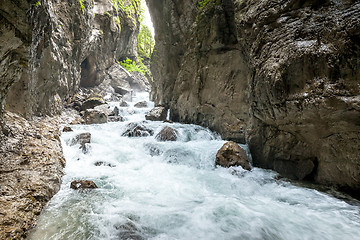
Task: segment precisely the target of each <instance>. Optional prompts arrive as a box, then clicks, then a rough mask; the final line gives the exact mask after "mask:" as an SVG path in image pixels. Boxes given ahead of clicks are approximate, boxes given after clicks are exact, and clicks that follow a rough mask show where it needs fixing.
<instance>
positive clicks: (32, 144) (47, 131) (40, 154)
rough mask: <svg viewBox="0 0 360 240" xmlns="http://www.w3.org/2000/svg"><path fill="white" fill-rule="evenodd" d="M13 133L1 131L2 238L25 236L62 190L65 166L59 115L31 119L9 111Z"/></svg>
mask: <svg viewBox="0 0 360 240" xmlns="http://www.w3.org/2000/svg"><path fill="white" fill-rule="evenodd" d="M4 117H5V120H6V122H7V126H8V127H9V130H10V131H11V136H4V135H1V134H0V239H25V238H26V236H27V231H28V230H29V229H30V228H32V227H33V226H34V225H35V224H36V220H37V217H38V216H39V214H40V212H41V210H42V209H43V208H44V207H45V205H46V203H47V202H48V201H49V200H50V199H51V197H52V196H53V195H54V194H55V193H56V192H57V191H58V190H59V189H60V184H61V177H62V175H63V168H64V166H65V159H64V157H63V154H62V148H61V143H60V139H59V136H60V131H59V130H58V129H59V124H60V123H62V121H61V120H60V119H59V118H49V117H48V118H42V119H38V120H36V121H28V120H25V119H24V118H22V117H20V116H19V115H16V114H13V113H5V116H4Z"/></svg>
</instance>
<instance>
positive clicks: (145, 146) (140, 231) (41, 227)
mask: <svg viewBox="0 0 360 240" xmlns="http://www.w3.org/2000/svg"><path fill="white" fill-rule="evenodd" d="M146 97H147V96H146V95H145V94H138V96H137V99H134V101H133V102H132V103H131V104H130V107H128V108H120V109H121V112H122V113H123V114H124V115H126V116H125V117H126V121H125V122H118V123H107V124H101V125H78V126H74V127H73V129H74V132H69V133H63V135H62V143H63V148H64V154H65V157H66V160H67V166H66V168H65V171H66V175H65V176H64V178H63V184H62V187H61V190H60V191H59V193H58V194H56V195H55V196H54V198H53V199H52V200H51V201H50V203H49V205H48V207H47V208H46V209H45V210H44V211H43V212H42V214H41V216H40V220H39V222H38V226H37V228H36V229H35V231H33V233H32V234H31V236H30V237H29V239H34V240H35V239H36V240H40V239H46V240H48V239H157V240H160V239H164V240H165V239H166V240H171V239H184V240H185V239H186V240H188V239H214V240H215V239H216V240H218V239H334V240H335V239H336V240H337V239H360V208H359V206H357V205H350V204H348V203H346V202H344V201H341V200H339V199H336V198H334V197H331V196H329V195H326V194H324V193H321V192H318V191H316V190H313V189H307V188H301V187H297V186H294V185H292V184H290V183H288V182H285V181H281V180H275V179H274V176H275V173H274V172H272V171H267V170H263V169H259V168H253V169H252V171H250V172H247V171H244V170H243V169H242V168H241V167H235V168H229V169H225V168H221V167H217V168H216V167H215V166H214V162H215V155H216V152H217V150H218V149H219V148H220V147H221V146H222V145H223V144H224V141H223V140H221V138H220V137H219V136H218V135H216V134H214V133H212V132H211V131H209V130H208V129H205V128H202V127H199V126H196V125H185V124H178V123H174V124H169V123H162V122H148V121H146V122H142V121H144V119H145V118H144V115H145V113H146V112H147V111H149V109H150V108H151V107H153V103H151V102H148V108H143V109H139V108H134V107H133V105H134V103H135V102H137V101H140V100H143V99H146ZM111 105H112V106H115V105H118V103H111ZM130 122H142V123H143V124H144V125H145V126H146V127H148V128H150V129H152V130H153V131H154V136H155V135H156V134H157V133H158V132H159V131H160V130H161V129H162V127H164V126H170V127H172V128H175V129H177V130H178V132H179V139H178V141H176V142H159V141H157V140H156V139H155V137H154V136H149V137H135V138H129V137H123V136H121V134H122V133H123V132H124V131H125V129H126V125H127V124H128V123H130ZM82 132H90V133H91V135H92V140H91V144H90V151H89V153H88V154H83V153H82V151H81V149H79V146H78V145H76V146H70V145H69V143H70V142H71V139H72V138H74V137H75V136H76V135H77V134H79V133H82ZM242 147H245V146H242ZM97 162H102V163H103V164H102V165H101V166H95V163H97ZM75 179H88V180H93V181H94V182H95V183H96V184H97V185H98V187H99V188H98V189H95V190H88V191H75V190H72V189H70V187H69V186H70V182H71V181H73V180H75Z"/></svg>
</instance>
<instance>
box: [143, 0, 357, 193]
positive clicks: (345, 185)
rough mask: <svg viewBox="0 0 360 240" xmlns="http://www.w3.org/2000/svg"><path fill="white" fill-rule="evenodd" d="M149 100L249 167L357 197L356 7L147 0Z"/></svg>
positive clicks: (311, 1) (298, 1) (284, 0)
mask: <svg viewBox="0 0 360 240" xmlns="http://www.w3.org/2000/svg"><path fill="white" fill-rule="evenodd" d="M147 4H148V6H149V8H150V12H151V15H152V19H153V22H154V26H155V37H156V46H155V51H154V55H153V59H152V62H153V65H152V72H153V77H154V80H155V83H154V86H153V98H154V100H155V101H156V104H160V105H165V106H167V107H169V108H170V110H171V118H172V119H173V120H176V121H181V122H189V123H197V124H201V125H203V126H207V127H209V128H211V129H213V130H215V131H217V132H219V133H220V134H221V135H222V137H224V138H226V139H232V140H236V141H238V142H241V143H245V142H246V143H248V145H249V147H250V150H251V153H252V157H253V163H254V165H255V166H259V167H263V168H271V169H275V170H276V171H278V172H279V173H280V174H282V175H283V176H286V177H289V178H293V179H307V180H311V181H315V182H318V183H322V184H326V185H331V186H337V187H339V188H340V189H343V190H346V191H350V192H351V193H353V194H355V195H357V196H359V193H360V187H359V186H360V159H359V156H360V85H359V79H360V60H359V53H360V46H359V45H360V3H359V1H354V0H353V1H351V0H339V1H335V0H328V1H316V0H278V1H270V0H265V1H259V0H209V1H197V0H179V1H171V0H151V1H150V0H149V1H147Z"/></svg>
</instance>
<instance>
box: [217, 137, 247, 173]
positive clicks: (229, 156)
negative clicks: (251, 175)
mask: <svg viewBox="0 0 360 240" xmlns="http://www.w3.org/2000/svg"><path fill="white" fill-rule="evenodd" d="M215 164H216V165H219V166H222V167H231V166H241V167H242V168H243V169H245V170H251V167H250V163H249V159H248V157H247V155H246V151H245V150H244V149H242V148H241V147H240V146H239V145H238V144H237V143H235V142H233V141H229V142H226V143H225V144H224V145H223V146H222V147H221V148H220V149H219V151H218V152H217V154H216V162H215Z"/></svg>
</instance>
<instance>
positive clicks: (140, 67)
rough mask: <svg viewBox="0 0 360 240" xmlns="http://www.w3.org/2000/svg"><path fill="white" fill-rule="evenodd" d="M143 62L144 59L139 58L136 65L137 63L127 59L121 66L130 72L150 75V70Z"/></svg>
mask: <svg viewBox="0 0 360 240" xmlns="http://www.w3.org/2000/svg"><path fill="white" fill-rule="evenodd" d="M142 61H143V58H141V57H139V58H138V63H136V62H135V61H133V60H131V59H129V58H126V60H124V61H121V62H119V64H120V65H121V66H123V67H124V68H125V69H126V70H127V71H129V72H139V73H142V74H143V75H146V74H148V75H150V71H149V69H148V68H147V67H146V66H145V65H144V63H143V62H142Z"/></svg>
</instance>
